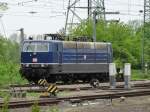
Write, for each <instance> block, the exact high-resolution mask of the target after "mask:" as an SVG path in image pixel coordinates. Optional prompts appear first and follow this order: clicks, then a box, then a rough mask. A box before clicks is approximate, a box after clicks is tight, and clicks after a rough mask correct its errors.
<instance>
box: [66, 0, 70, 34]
mask: <svg viewBox="0 0 150 112" xmlns="http://www.w3.org/2000/svg"><path fill="white" fill-rule="evenodd" d="M69 10H70V0H69V2H68V8H67V15H66V22H65V36H66V33H67V22H68V17H69Z"/></svg>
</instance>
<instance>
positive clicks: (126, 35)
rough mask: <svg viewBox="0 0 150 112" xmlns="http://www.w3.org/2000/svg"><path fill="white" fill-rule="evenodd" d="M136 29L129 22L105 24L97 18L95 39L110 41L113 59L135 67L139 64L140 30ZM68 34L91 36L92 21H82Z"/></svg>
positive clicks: (120, 63)
mask: <svg viewBox="0 0 150 112" xmlns="http://www.w3.org/2000/svg"><path fill="white" fill-rule="evenodd" d="M139 26H140V25H139ZM138 30H139V27H133V26H132V25H131V24H130V25H129V24H125V23H123V22H119V23H115V22H110V23H109V24H108V23H107V24H106V23H105V22H104V21H103V20H98V22H97V24H96V32H97V34H96V38H97V41H106V42H111V43H112V46H113V52H114V61H116V62H117V63H118V64H119V65H120V66H121V65H122V64H123V63H125V62H130V63H132V65H133V67H135V68H137V67H139V65H140V52H141V49H140V47H141V30H139V31H140V32H138V33H137V31H138ZM70 34H71V35H74V36H79V35H81V36H88V37H92V22H89V21H83V22H82V23H81V25H79V26H77V27H75V28H74V29H73V30H72V31H70Z"/></svg>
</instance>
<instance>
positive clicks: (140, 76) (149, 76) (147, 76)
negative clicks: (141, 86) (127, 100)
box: [131, 70, 150, 80]
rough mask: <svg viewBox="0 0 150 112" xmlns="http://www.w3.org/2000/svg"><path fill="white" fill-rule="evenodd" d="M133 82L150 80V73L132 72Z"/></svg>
mask: <svg viewBox="0 0 150 112" xmlns="http://www.w3.org/2000/svg"><path fill="white" fill-rule="evenodd" d="M131 79H132V80H150V71H148V72H147V73H143V72H142V71H141V70H132V75H131Z"/></svg>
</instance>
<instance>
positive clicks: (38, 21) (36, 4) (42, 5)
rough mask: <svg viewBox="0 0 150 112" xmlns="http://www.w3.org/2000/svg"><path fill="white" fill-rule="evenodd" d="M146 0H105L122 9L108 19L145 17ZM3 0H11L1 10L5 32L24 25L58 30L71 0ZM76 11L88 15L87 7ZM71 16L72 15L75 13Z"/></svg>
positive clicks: (30, 29)
mask: <svg viewBox="0 0 150 112" xmlns="http://www.w3.org/2000/svg"><path fill="white" fill-rule="evenodd" d="M71 1H72V2H73V1H74V0H71ZM143 1H144V0H105V8H106V12H112V11H119V12H120V14H119V15H106V19H107V20H111V19H115V20H120V21H123V22H128V21H131V20H142V19H143V14H140V13H139V10H143ZM0 2H5V3H8V7H9V9H8V10H6V11H0V14H1V15H2V17H1V21H0V22H1V23H0V33H1V34H3V35H4V34H6V36H9V35H11V34H13V33H18V31H17V30H18V29H20V28H24V30H25V34H27V35H33V34H34V35H37V34H45V33H56V32H58V31H59V30H60V29H62V28H63V27H64V26H65V20H66V11H67V10H66V9H67V5H68V0H0ZM86 4H87V0H80V2H79V3H78V4H77V5H79V6H85V5H86ZM76 11H77V14H78V15H79V16H81V17H83V18H86V14H87V12H86V10H85V9H80V10H76ZM31 12H36V13H31ZM69 17H70V19H71V17H72V16H71V15H70V16H69ZM70 19H69V20H70ZM2 26H3V27H2ZM4 30H5V31H4Z"/></svg>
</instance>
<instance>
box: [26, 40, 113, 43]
mask: <svg viewBox="0 0 150 112" xmlns="http://www.w3.org/2000/svg"><path fill="white" fill-rule="evenodd" d="M24 42H64V43H65V42H79V43H80V42H81V41H60V40H25V41H24ZM81 43H93V42H81ZM95 43H102V44H111V43H110V42H95Z"/></svg>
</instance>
